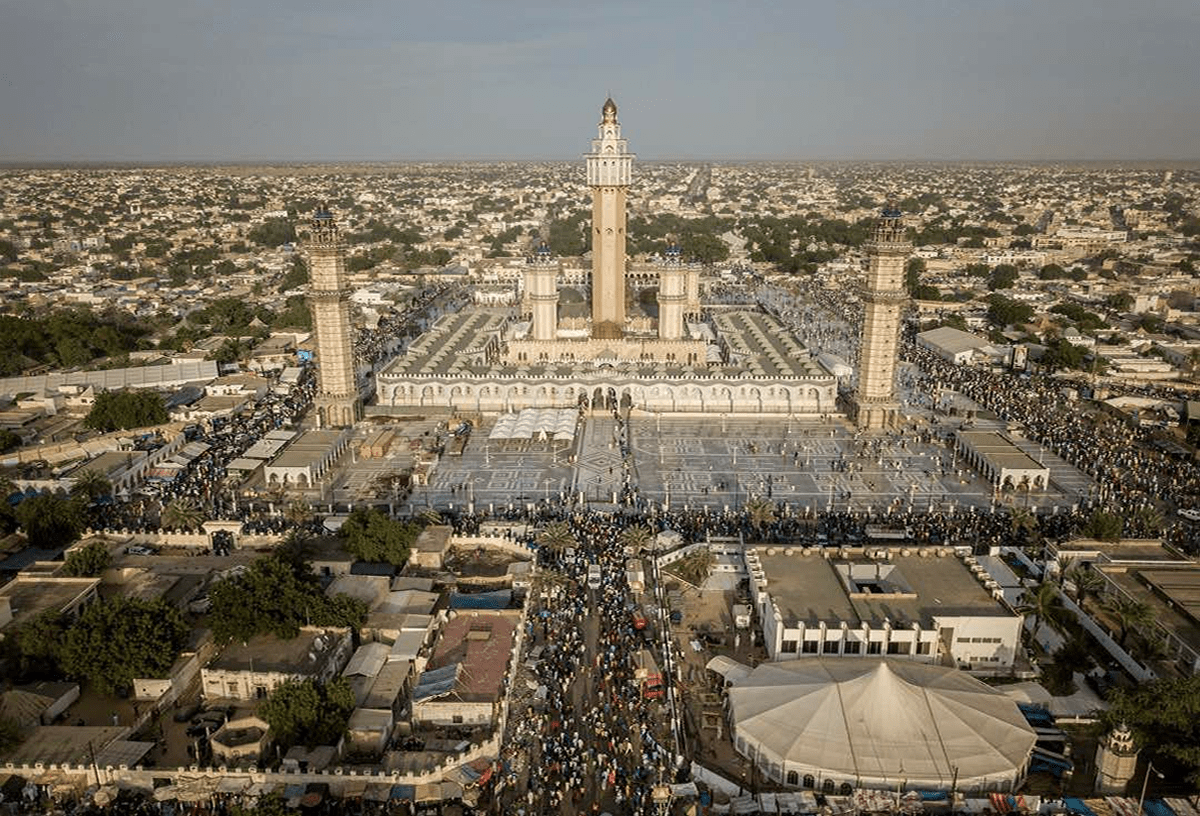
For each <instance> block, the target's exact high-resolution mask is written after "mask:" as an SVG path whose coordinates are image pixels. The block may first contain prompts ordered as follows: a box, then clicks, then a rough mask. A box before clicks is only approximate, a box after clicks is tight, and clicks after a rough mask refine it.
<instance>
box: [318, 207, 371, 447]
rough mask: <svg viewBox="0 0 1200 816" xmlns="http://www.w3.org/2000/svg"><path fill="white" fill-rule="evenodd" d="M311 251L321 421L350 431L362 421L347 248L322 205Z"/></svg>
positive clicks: (332, 219) (335, 223)
mask: <svg viewBox="0 0 1200 816" xmlns="http://www.w3.org/2000/svg"><path fill="white" fill-rule="evenodd" d="M305 249H307V250H308V277H309V289H308V298H309V305H310V306H311V307H312V316H313V330H314V331H315V332H316V335H317V396H316V399H315V400H314V404H315V406H316V409H317V416H318V417H319V419H320V422H321V424H322V425H323V426H325V427H334V428H338V427H346V426H348V425H353V424H354V423H355V422H356V421H357V420H358V416H359V414H358V410H359V405H358V385H357V383H356V382H355V376H354V338H353V335H352V334H351V331H350V287H349V286H347V282H346V248H345V246H344V245H343V244H342V238H341V235H339V234H338V228H337V222H336V221H335V220H334V218H333V213H331V212H329V210H328V209H327V208H326V207H325V205H324V204H322V205H321V206H320V207H318V208H317V211H316V213H315V214H314V215H313V220H312V234H311V235H310V236H309V239H308V241H307V242H306V245H305Z"/></svg>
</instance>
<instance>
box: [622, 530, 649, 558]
mask: <svg viewBox="0 0 1200 816" xmlns="http://www.w3.org/2000/svg"><path fill="white" fill-rule="evenodd" d="M653 540H654V531H653V530H651V529H650V528H649V527H647V526H646V525H645V524H635V525H633V526H632V527H626V528H625V529H624V530H622V531H621V534H620V535H619V536H617V541H619V542H620V544H621V546H622V547H625V548H627V549H628V550H629V551H630V552H632V553H641V552H642V551H643V550H645V549H647V548H648V547H649V546H650V542H652V541H653Z"/></svg>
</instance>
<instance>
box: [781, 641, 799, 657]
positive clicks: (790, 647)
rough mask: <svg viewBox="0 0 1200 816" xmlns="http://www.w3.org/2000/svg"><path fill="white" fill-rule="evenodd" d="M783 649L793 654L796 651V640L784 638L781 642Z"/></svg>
mask: <svg viewBox="0 0 1200 816" xmlns="http://www.w3.org/2000/svg"><path fill="white" fill-rule="evenodd" d="M783 651H785V652H787V653H788V654H795V653H796V641H794V640H785V641H784V642H783Z"/></svg>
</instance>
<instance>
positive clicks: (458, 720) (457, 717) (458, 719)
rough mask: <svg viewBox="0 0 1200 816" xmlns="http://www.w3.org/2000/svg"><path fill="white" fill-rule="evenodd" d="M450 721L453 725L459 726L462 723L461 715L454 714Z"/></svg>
mask: <svg viewBox="0 0 1200 816" xmlns="http://www.w3.org/2000/svg"><path fill="white" fill-rule="evenodd" d="M451 720H452V722H453V723H454V724H455V725H458V724H460V723H461V722H462V721H463V718H462V714H455V715H454V716H453V717H452V718H451Z"/></svg>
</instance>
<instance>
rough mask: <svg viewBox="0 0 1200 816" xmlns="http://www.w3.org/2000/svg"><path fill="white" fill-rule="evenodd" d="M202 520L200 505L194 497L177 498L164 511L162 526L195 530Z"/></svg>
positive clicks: (172, 528)
mask: <svg viewBox="0 0 1200 816" xmlns="http://www.w3.org/2000/svg"><path fill="white" fill-rule="evenodd" d="M202 520H203V514H202V513H201V512H200V505H198V504H196V502H195V501H194V500H193V499H175V500H174V501H173V502H171V503H170V504H168V505H167V506H166V507H164V508H163V511H162V526H164V527H166V528H167V529H168V530H195V529H196V528H197V527H199V526H200V522H201V521H202Z"/></svg>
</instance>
